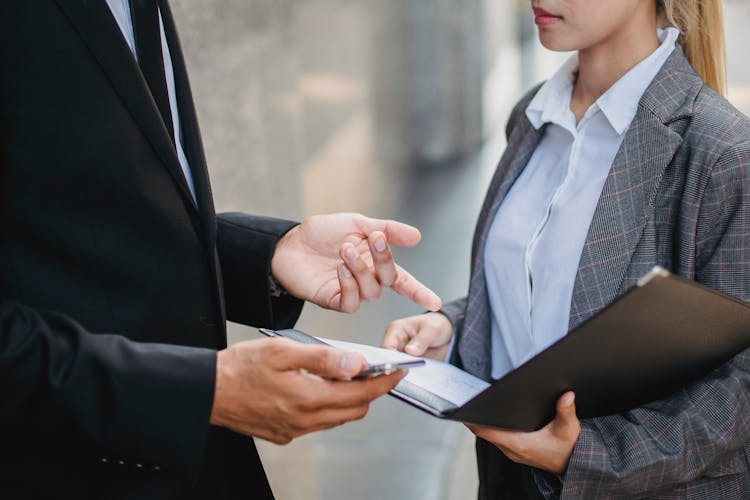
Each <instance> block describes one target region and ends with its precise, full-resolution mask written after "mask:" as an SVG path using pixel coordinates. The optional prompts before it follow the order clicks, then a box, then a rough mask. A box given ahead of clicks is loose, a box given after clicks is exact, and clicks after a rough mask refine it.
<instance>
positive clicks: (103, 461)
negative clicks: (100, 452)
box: [99, 457, 109, 464]
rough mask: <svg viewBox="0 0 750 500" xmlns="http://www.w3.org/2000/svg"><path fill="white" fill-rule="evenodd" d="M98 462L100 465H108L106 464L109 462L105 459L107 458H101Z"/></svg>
mask: <svg viewBox="0 0 750 500" xmlns="http://www.w3.org/2000/svg"><path fill="white" fill-rule="evenodd" d="M99 460H100V461H101V463H103V464H106V463H108V462H109V459H107V457H102V458H100V459H99Z"/></svg>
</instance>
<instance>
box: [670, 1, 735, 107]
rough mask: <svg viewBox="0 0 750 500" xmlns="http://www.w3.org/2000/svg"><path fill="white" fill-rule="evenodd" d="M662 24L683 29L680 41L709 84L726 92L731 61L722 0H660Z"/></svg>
mask: <svg viewBox="0 0 750 500" xmlns="http://www.w3.org/2000/svg"><path fill="white" fill-rule="evenodd" d="M656 12H657V15H658V16H659V23H660V25H661V26H674V27H675V28H677V29H679V30H680V38H679V39H678V42H679V44H680V46H682V50H683V51H685V56H687V58H688V61H690V64H692V66H693V68H695V71H697V72H698V74H699V75H700V76H701V78H703V81H704V82H706V84H707V85H709V86H710V87H712V88H713V89H714V90H716V91H718V92H719V93H721V94H725V93H726V85H727V64H726V48H725V46H724V19H723V12H722V0H656Z"/></svg>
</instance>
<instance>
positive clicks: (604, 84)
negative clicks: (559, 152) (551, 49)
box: [570, 16, 659, 123]
mask: <svg viewBox="0 0 750 500" xmlns="http://www.w3.org/2000/svg"><path fill="white" fill-rule="evenodd" d="M658 47H659V39H658V38H657V37H656V22H655V19H653V16H651V18H646V19H637V18H634V19H632V22H629V23H628V24H627V25H624V26H622V27H621V28H620V29H619V30H618V31H616V32H615V33H613V34H612V35H611V36H610V37H609V38H607V39H605V40H603V41H602V42H599V43H597V44H595V45H592V46H591V47H587V48H585V49H581V50H579V51H578V75H577V78H576V82H575V85H574V87H573V95H572V96H571V100H570V109H571V111H573V114H574V115H575V117H576V123H579V122H580V121H581V119H582V118H583V115H584V114H585V113H586V110H587V109H589V107H590V106H591V105H592V104H593V103H594V102H596V100H597V99H598V98H599V97H601V96H602V94H604V93H605V92H606V91H607V90H608V89H609V88H610V87H611V86H612V85H614V83H615V82H616V81H617V80H619V79H620V78H622V76H623V75H624V74H625V73H627V72H628V71H630V70H631V69H632V68H633V67H634V66H636V65H637V64H638V63H639V62H641V61H643V60H644V59H646V58H647V57H648V56H649V55H651V54H652V53H653V52H654V51H655V50H656V49H657V48H658Z"/></svg>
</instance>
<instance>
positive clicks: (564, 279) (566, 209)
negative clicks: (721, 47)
mask: <svg viewBox="0 0 750 500" xmlns="http://www.w3.org/2000/svg"><path fill="white" fill-rule="evenodd" d="M678 35H679V32H678V31H677V30H676V29H674V28H667V29H665V30H659V32H658V36H659V41H660V46H659V47H658V48H657V49H656V50H655V51H654V52H653V53H652V54H651V55H650V56H649V57H647V58H646V59H644V60H643V61H641V62H640V63H639V64H638V65H637V66H635V67H634V68H632V69H631V70H630V71H628V72H627V73H626V74H625V75H624V76H623V77H622V78H620V79H619V80H618V81H617V82H616V83H615V84H614V85H613V86H612V87H610V88H609V90H607V92H606V93H604V94H603V95H602V96H601V97H599V99H597V101H596V102H595V103H594V104H592V105H591V107H590V108H589V109H588V110H587V111H586V113H585V115H584V116H583V118H582V119H581V121H580V123H578V124H577V125H576V119H575V116H574V114H573V112H572V111H571V110H570V100H571V95H572V91H573V84H574V78H575V77H574V75H575V72H576V70H577V68H578V58H577V56H573V57H571V58H570V59H569V60H568V61H567V62H566V63H565V64H564V65H563V66H562V67H561V68H560V70H559V71H558V72H557V73H556V74H555V75H554V76H553V77H552V78H551V79H550V80H549V81H547V82H546V83H545V84H544V85H543V86H542V88H541V89H540V90H539V92H538V93H537V95H536V96H535V97H534V99H533V100H532V101H531V102H530V103H529V105H528V107H527V108H526V115H527V117H528V118H529V120H530V121H531V124H532V125H533V126H534V128H536V129H539V128H541V127H542V126H543V125H544V124H547V128H546V129H545V132H544V136H543V137H542V139H541V141H540V142H539V145H538V146H537V148H536V150H535V151H534V153H533V155H532V157H531V159H530V160H529V163H528V164H527V165H526V168H525V169H524V170H523V172H522V173H521V175H520V176H519V178H518V180H517V181H516V182H515V183H514V185H513V187H512V188H511V189H510V191H509V192H508V195H507V197H506V198H505V200H504V201H503V203H502V204H501V206H500V208H499V210H498V212H497V214H496V215H495V218H494V220H493V222H492V225H491V227H490V231H489V234H488V237H487V243H486V246H485V248H484V262H485V275H486V282H487V290H488V293H489V300H490V306H491V307H490V309H491V315H492V317H491V325H492V326H491V328H492V337H491V338H492V341H491V346H492V353H491V357H492V377H493V378H496V379H497V378H500V377H502V376H503V375H504V374H505V373H507V372H508V371H510V370H512V369H514V368H516V367H518V366H519V365H521V364H523V363H524V362H525V361H527V360H528V359H529V358H531V357H533V356H534V355H536V354H537V353H539V352H540V351H542V350H544V349H545V348H546V347H548V346H549V345H551V344H552V343H554V342H555V341H557V340H559V339H560V338H561V337H563V336H564V335H565V334H566V333H567V331H568V320H569V315H570V304H571V299H572V296H573V286H574V284H575V278H576V274H577V272H578V264H579V261H580V259H581V253H582V251H583V246H584V244H585V242H586V236H587V234H588V230H589V225H590V223H591V220H592V218H593V215H594V211H595V209H596V206H597V203H598V201H599V196H600V194H601V191H602V188H603V187H604V182H605V180H606V179H607V175H608V174H609V170H610V168H611V166H612V163H613V161H614V158H615V155H616V154H617V151H618V150H619V148H620V145H621V144H622V141H623V139H624V137H625V133H626V132H627V130H628V128H629V127H630V123H631V122H632V121H633V118H635V114H636V111H637V109H638V103H639V101H640V99H641V97H642V95H643V93H644V92H645V91H646V89H647V88H648V86H649V84H650V83H651V81H652V80H653V79H654V77H655V76H656V74H657V73H658V72H659V70H660V69H661V67H662V66H663V65H664V63H665V62H666V60H667V59H668V58H669V55H670V54H671V53H672V51H673V50H674V47H675V43H676V40H677V36H678Z"/></svg>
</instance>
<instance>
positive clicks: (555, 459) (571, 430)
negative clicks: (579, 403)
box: [468, 392, 581, 476]
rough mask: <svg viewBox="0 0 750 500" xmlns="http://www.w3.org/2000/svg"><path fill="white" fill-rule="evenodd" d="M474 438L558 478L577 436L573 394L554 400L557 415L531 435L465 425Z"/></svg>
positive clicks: (568, 393)
mask: <svg viewBox="0 0 750 500" xmlns="http://www.w3.org/2000/svg"><path fill="white" fill-rule="evenodd" d="M468 427H469V430H471V432H473V433H474V434H476V435H477V436H478V437H480V438H482V439H485V440H487V441H489V442H490V443H492V444H494V445H495V446H497V447H498V448H499V449H500V451H502V452H503V454H505V456H506V457H508V458H509V459H511V460H513V461H514V462H516V463H519V464H524V465H530V466H531V467H536V468H537V469H542V470H546V471H547V472H551V473H553V474H557V475H558V476H562V475H563V474H565V471H566V470H567V469H568V462H570V456H571V455H572V454H573V448H574V447H575V445H576V441H577V440H578V435H579V434H580V433H581V423H580V421H579V420H578V417H577V416H576V405H575V394H573V393H572V392H567V393H565V394H563V395H562V396H561V397H560V399H558V400H557V415H556V416H555V419H554V420H552V422H550V423H549V424H547V425H546V426H544V427H542V428H541V429H539V430H538V431H535V432H518V431H506V430H500V429H493V428H490V427H481V426H478V425H469V426H468Z"/></svg>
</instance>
